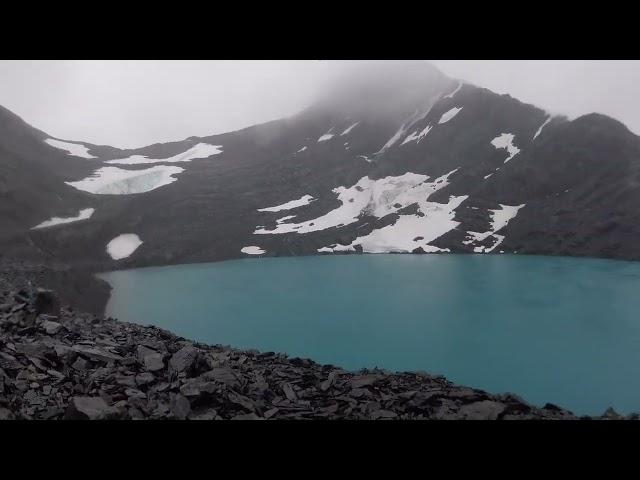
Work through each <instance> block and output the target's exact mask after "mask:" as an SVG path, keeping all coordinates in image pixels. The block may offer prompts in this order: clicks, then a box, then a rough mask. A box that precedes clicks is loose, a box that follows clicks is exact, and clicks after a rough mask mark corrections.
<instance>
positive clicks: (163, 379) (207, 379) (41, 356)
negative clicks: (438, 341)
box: [0, 278, 636, 420]
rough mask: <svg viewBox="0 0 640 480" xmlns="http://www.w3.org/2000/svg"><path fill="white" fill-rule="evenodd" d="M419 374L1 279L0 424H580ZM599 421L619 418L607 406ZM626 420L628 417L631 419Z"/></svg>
mask: <svg viewBox="0 0 640 480" xmlns="http://www.w3.org/2000/svg"><path fill="white" fill-rule="evenodd" d="M576 418H577V417H575V416H574V415H573V414H572V413H570V412H568V411H566V410H564V409H562V408H559V407H557V406H554V405H550V404H547V405H545V407H544V408H536V407H534V406H532V405H529V404H527V403H525V402H524V401H523V400H522V399H520V398H518V397H517V396H515V395H510V394H505V395H491V394H488V393H486V392H483V391H481V390H476V389H472V388H467V387H463V386H457V385H454V384H452V383H451V382H449V381H447V380H446V379H445V378H444V377H441V376H431V375H429V374H427V373H398V374H391V373H389V372H385V371H380V370H368V371H361V372H356V373H354V372H347V371H345V370H342V369H340V368H337V367H334V366H330V365H319V364H317V363H315V362H313V361H311V360H307V359H301V358H288V357H287V356H286V355H284V354H279V353H273V352H263V353H260V352H257V351H241V350H236V349H233V348H229V347H224V346H219V345H216V346H208V345H202V344H198V343H195V342H191V341H189V340H186V339H184V338H180V337H177V336H175V335H173V334H172V333H170V332H167V331H163V330H160V329H158V328H155V327H145V326H140V325H134V324H129V323H123V322H119V321H117V320H114V319H111V318H101V317H99V316H96V315H93V314H87V313H80V312H77V311H75V310H74V309H72V308H70V307H65V306H61V305H60V302H59V300H58V297H57V296H56V295H55V293H53V292H51V291H49V290H43V289H38V288H36V287H35V286H33V285H31V284H29V283H25V284H23V285H13V284H10V283H9V282H7V281H6V278H3V279H0V419H3V420H12V419H16V420H22V419H27V420H28V419H52V420H53V419H90V420H99V419H132V420H141V419H154V420H159V419H178V420H185V419H188V420H214V419H215V420H222V419H224V420H228V419H229V420H262V419H264V420H268V419H270V420H281V419H367V420H383V419H403V420H405V419H406V420H410V419H505V420H506V419H576ZM602 418H622V417H619V416H618V415H617V414H616V413H615V412H613V411H611V410H609V411H607V412H606V413H605V415H604V416H603V417H602ZM629 418H636V416H635V415H634V416H630V417H629Z"/></svg>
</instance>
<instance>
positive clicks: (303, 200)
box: [258, 195, 315, 212]
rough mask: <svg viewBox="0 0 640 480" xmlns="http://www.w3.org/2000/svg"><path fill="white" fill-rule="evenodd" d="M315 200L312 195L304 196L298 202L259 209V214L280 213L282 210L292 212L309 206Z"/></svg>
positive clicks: (293, 201)
mask: <svg viewBox="0 0 640 480" xmlns="http://www.w3.org/2000/svg"><path fill="white" fill-rule="evenodd" d="M314 200H315V199H314V198H313V197H312V196H311V195H303V196H302V197H300V198H299V199H297V200H291V201H290V202H287V203H283V204H282V205H276V206H275V207H267V208H259V209H258V211H259V212H279V211H281V210H292V209H294V208H298V207H302V206H303V205H308V204H309V203H311V202H313V201H314Z"/></svg>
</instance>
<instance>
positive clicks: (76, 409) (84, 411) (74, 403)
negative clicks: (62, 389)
mask: <svg viewBox="0 0 640 480" xmlns="http://www.w3.org/2000/svg"><path fill="white" fill-rule="evenodd" d="M113 414H114V412H113V409H112V408H111V407H109V405H107V402H105V401H104V400H103V399H102V398H100V397H73V398H72V399H71V402H69V406H68V408H67V411H66V412H65V415H64V418H65V420H106V419H108V418H109V417H111V416H113Z"/></svg>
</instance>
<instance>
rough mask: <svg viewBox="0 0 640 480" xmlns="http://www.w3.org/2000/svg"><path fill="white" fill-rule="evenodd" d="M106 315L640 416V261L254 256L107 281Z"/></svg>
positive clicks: (203, 338)
mask: <svg viewBox="0 0 640 480" xmlns="http://www.w3.org/2000/svg"><path fill="white" fill-rule="evenodd" d="M100 276H101V278H104V279H105V280H107V281H108V282H109V283H110V284H111V285H112V287H113V291H112V296H111V299H110V301H109V303H108V305H107V312H106V313H107V315H110V316H112V317H115V318H119V319H120V320H124V321H128V322H134V323H140V324H143V325H149V324H152V325H156V326H158V327H161V328H164V329H167V330H171V331H173V332H174V333H176V334H178V335H181V336H184V337H186V338H189V339H192V340H196V341H199V342H203V343H210V344H223V345H231V346H233V347H238V348H255V349H258V350H261V351H276V352H285V353H287V354H289V355H290V356H298V357H305V358H311V359H313V360H315V361H317V362H320V363H331V364H334V365H338V366H341V367H343V368H346V369H349V370H356V369H359V368H362V367H368V368H373V367H379V368H384V369H387V370H391V371H410V370H423V371H427V372H429V373H432V374H442V375H445V376H446V377H447V378H448V379H449V380H451V381H453V382H456V383H460V384H464V385H468V386H472V387H476V388H481V389H483V390H487V391H489V392H492V393H503V392H512V393H515V394H517V395H519V396H521V397H523V398H524V399H525V400H527V401H528V402H530V403H532V404H534V405H538V406H542V405H544V404H545V403H546V402H551V403H555V404H557V405H560V406H562V407H565V408H567V409H569V410H572V411H573V412H574V413H576V414H580V415H581V414H601V413H603V412H604V410H605V409H606V408H608V407H610V406H611V407H613V408H615V409H616V411H618V412H622V413H630V412H632V411H640V374H639V369H640V263H636V262H624V261H614V260H600V259H579V258H566V257H541V256H520V255H338V256H317V257H293V258H248V259H243V260H234V261H226V262H219V263H208V264H195V265H180V266H170V267H158V268H155V267H154V268H143V269H135V270H128V271H116V272H109V273H105V274H101V275H100Z"/></svg>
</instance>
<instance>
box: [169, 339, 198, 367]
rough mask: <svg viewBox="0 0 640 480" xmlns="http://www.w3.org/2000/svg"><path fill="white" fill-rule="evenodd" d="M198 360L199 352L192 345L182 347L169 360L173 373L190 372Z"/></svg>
mask: <svg viewBox="0 0 640 480" xmlns="http://www.w3.org/2000/svg"><path fill="white" fill-rule="evenodd" d="M197 359H198V350H197V349H196V348H194V347H193V346H191V345H187V346H185V347H182V348H181V349H180V350H178V351H177V352H176V353H174V354H173V356H172V357H171V359H170V360H169V369H170V370H171V371H173V372H177V373H180V372H185V371H189V370H190V369H191V367H192V366H193V365H194V363H195V362H196V360H197Z"/></svg>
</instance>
